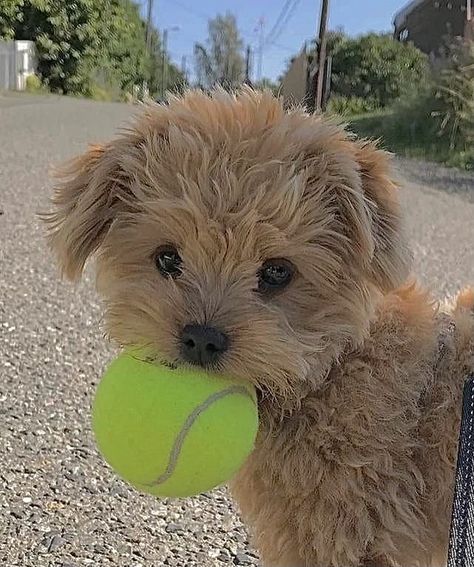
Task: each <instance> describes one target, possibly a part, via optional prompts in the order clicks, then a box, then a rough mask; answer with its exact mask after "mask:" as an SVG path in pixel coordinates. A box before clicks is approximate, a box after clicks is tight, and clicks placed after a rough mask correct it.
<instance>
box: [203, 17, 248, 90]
mask: <svg viewBox="0 0 474 567" xmlns="http://www.w3.org/2000/svg"><path fill="white" fill-rule="evenodd" d="M208 32H209V37H208V40H207V47H204V46H203V45H201V44H199V43H198V44H196V45H195V58H196V71H197V75H198V80H199V83H201V86H203V87H205V88H212V87H213V86H215V85H221V86H222V87H224V88H226V89H233V88H235V87H237V86H238V85H240V84H242V82H243V80H244V57H243V55H242V50H243V41H242V39H241V37H240V34H239V30H238V28H237V21H236V19H235V16H233V15H232V14H226V15H225V16H221V15H218V16H217V17H216V18H214V19H213V20H209V23H208Z"/></svg>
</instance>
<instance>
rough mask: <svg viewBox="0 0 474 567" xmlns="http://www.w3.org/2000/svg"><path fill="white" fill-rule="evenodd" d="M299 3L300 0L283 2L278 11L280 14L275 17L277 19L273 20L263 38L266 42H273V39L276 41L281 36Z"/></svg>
mask: <svg viewBox="0 0 474 567" xmlns="http://www.w3.org/2000/svg"><path fill="white" fill-rule="evenodd" d="M299 3H300V0H287V1H286V2H285V4H284V6H283V8H282V10H281V12H280V15H279V16H278V18H277V21H276V22H275V24H274V26H273V27H272V29H271V30H270V33H269V34H268V36H267V38H266V40H265V43H266V44H269V43H274V42H275V41H277V39H278V38H279V37H280V36H281V34H282V33H283V31H284V29H285V28H286V26H287V25H288V22H289V21H290V20H291V18H292V17H293V15H294V13H295V11H296V9H297V8H298V4H299Z"/></svg>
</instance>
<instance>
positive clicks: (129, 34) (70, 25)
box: [0, 0, 177, 95]
mask: <svg viewBox="0 0 474 567" xmlns="http://www.w3.org/2000/svg"><path fill="white" fill-rule="evenodd" d="M154 34H155V39H156V41H155V47H154V50H153V53H151V54H148V55H147V53H146V45H145V23H144V21H143V19H142V17H141V16H140V12H139V8H138V5H137V4H135V2H133V1H132V0H70V1H67V2H66V1H64V0H0V38H2V37H3V38H7V39H11V38H14V39H29V40H33V41H34V42H35V44H36V49H37V52H38V72H39V74H40V76H41V78H42V80H43V82H44V83H45V84H46V85H47V86H48V87H49V88H50V89H51V90H53V91H56V92H62V93H66V94H67V93H72V94H84V95H92V94H94V91H95V90H96V89H98V88H99V89H102V90H106V91H113V92H116V93H118V94H119V93H122V92H124V91H130V90H131V89H132V87H133V86H134V85H141V84H142V83H143V82H144V81H149V80H150V78H151V76H152V74H153V72H154V70H155V69H156V67H157V66H158V65H161V61H162V56H161V45H160V38H159V36H158V34H157V33H156V31H155V32H154ZM175 71H176V72H175ZM176 73H177V69H173V71H172V72H170V73H169V76H170V77H172V78H176Z"/></svg>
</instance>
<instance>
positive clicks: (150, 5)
mask: <svg viewBox="0 0 474 567" xmlns="http://www.w3.org/2000/svg"><path fill="white" fill-rule="evenodd" d="M152 11H153V0H148V9H147V16H146V30H145V38H146V53H147V55H150V52H151V18H152Z"/></svg>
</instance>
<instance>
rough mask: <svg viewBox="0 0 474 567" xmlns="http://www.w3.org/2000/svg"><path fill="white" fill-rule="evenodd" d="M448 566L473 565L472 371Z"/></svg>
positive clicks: (466, 394)
mask: <svg viewBox="0 0 474 567" xmlns="http://www.w3.org/2000/svg"><path fill="white" fill-rule="evenodd" d="M455 479H456V483H455V486H454V502H453V512H452V517H451V531H450V535H449V551H448V567H474V374H471V375H470V376H469V378H468V380H467V381H466V383H465V385H464V393H463V404H462V417H461V429H460V433H459V447H458V459H457V466H456V477H455Z"/></svg>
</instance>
